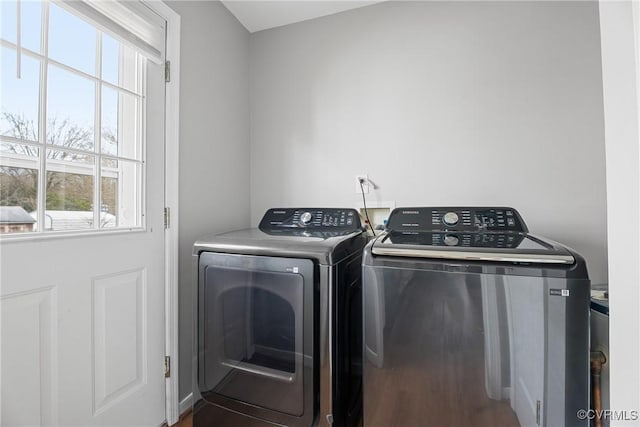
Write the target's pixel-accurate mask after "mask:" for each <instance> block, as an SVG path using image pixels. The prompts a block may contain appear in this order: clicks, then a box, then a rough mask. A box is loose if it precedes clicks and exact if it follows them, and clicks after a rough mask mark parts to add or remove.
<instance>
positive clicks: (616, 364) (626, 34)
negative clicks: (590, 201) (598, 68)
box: [600, 2, 640, 426]
mask: <svg viewBox="0 0 640 427" xmlns="http://www.w3.org/2000/svg"><path fill="white" fill-rule="evenodd" d="M600 16H601V18H600V19H601V32H602V63H603V67H602V70H603V73H602V74H603V76H602V77H603V87H604V118H605V124H606V148H607V150H606V151H607V207H608V212H609V219H610V221H609V228H608V234H609V254H610V257H609V303H610V307H611V318H610V323H609V325H610V341H609V342H610V345H609V348H610V351H611V354H610V358H611V370H610V375H611V377H610V384H611V399H610V400H611V409H612V410H615V411H627V418H631V414H630V411H633V410H635V411H638V410H640V313H639V311H638V307H639V306H640V286H639V285H640V173H639V171H640V142H639V139H638V138H639V135H638V124H639V123H638V97H637V94H638V87H637V85H638V80H637V79H638V74H637V70H638V68H637V67H638V65H637V64H636V62H635V60H634V59H636V54H637V53H638V52H639V51H638V49H639V48H640V47H639V46H637V45H636V46H634V25H633V24H634V23H633V19H632V7H631V2H602V3H601V4H600ZM636 25H640V22H636ZM636 60H637V59H636ZM636 414H637V412H636ZM611 425H620V426H622V425H629V426H631V425H634V426H637V425H638V420H637V419H628V420H627V422H624V421H618V422H615V423H614V422H612V424H611Z"/></svg>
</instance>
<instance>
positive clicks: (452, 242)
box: [443, 234, 460, 246]
mask: <svg viewBox="0 0 640 427" xmlns="http://www.w3.org/2000/svg"><path fill="white" fill-rule="evenodd" d="M443 240H444V244H445V245H447V246H457V245H458V242H459V241H460V239H458V236H454V235H453V234H446V235H445V236H444V239H443Z"/></svg>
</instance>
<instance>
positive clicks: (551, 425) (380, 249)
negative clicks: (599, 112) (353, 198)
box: [363, 207, 590, 427]
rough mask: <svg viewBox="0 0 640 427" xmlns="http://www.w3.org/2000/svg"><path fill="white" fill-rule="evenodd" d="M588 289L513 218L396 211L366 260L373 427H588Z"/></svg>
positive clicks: (562, 258)
mask: <svg viewBox="0 0 640 427" xmlns="http://www.w3.org/2000/svg"><path fill="white" fill-rule="evenodd" d="M589 287H590V285H589V277H588V274H587V268H586V263H585V261H584V259H583V258H582V257H581V256H580V255H579V254H578V253H576V252H575V251H573V250H571V249H569V248H567V247H564V246H562V245H560V244H558V243H555V242H552V241H550V240H547V239H543V238H540V237H537V236H534V235H532V234H530V233H529V232H528V229H527V226H526V225H525V223H524V221H523V219H522V217H521V216H520V215H519V214H518V212H517V211H516V210H515V209H512V208H508V207H417V208H398V209H395V210H394V211H393V212H392V213H391V215H390V217H389V221H388V226H387V230H386V232H385V233H384V234H383V235H381V236H379V237H378V238H377V239H376V240H374V241H372V242H371V243H370V244H369V245H367V247H366V249H365V254H364V258H363V293H364V307H363V311H364V352H365V354H364V358H365V362H364V425H365V426H382V425H421V426H425V427H427V426H437V427H442V426H452V427H453V426H471V425H473V426H480V427H482V426H498V425H499V426H503V427H506V426H546V427H562V426H587V425H588V420H586V419H580V418H579V412H578V411H580V410H588V409H589V293H590V289H589Z"/></svg>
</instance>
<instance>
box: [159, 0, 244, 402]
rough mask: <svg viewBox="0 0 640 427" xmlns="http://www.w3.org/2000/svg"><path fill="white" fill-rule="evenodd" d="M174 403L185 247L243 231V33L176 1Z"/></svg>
mask: <svg viewBox="0 0 640 427" xmlns="http://www.w3.org/2000/svg"><path fill="white" fill-rule="evenodd" d="M169 6H170V7H171V8H173V9H174V10H175V11H176V12H178V13H179V14H180V16H181V30H182V33H181V64H180V65H181V68H180V72H181V79H180V354H179V357H180V366H179V370H180V372H179V374H180V399H181V400H182V399H184V398H185V397H187V396H188V395H189V393H191V377H192V360H191V357H192V348H193V317H192V315H193V307H192V298H193V293H192V292H193V289H194V281H193V278H192V274H191V247H192V245H193V242H194V241H195V240H196V239H198V238H199V237H200V236H202V235H204V234H207V233H216V232H222V231H227V230H230V229H235V228H243V227H247V226H248V225H249V213H248V212H249V206H250V205H249V191H248V190H249V91H248V89H249V87H248V79H249V75H248V73H249V33H248V32H247V30H245V29H244V27H242V26H241V25H240V24H239V23H238V22H237V20H236V19H235V17H234V16H233V15H231V13H230V12H229V11H228V10H227V9H226V8H225V7H224V6H223V5H222V4H221V3H219V2H203V1H193V2H192V1H179V2H170V3H169Z"/></svg>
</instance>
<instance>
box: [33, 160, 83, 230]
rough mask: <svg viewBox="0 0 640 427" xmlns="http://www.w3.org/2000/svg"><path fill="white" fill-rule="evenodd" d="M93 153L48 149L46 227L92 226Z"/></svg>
mask: <svg viewBox="0 0 640 427" xmlns="http://www.w3.org/2000/svg"><path fill="white" fill-rule="evenodd" d="M94 162H95V158H94V156H91V155H88V154H78V153H72V152H69V151H63V150H47V175H46V199H47V205H46V211H45V214H46V216H47V221H49V222H50V223H48V224H45V225H46V226H47V227H48V228H47V230H53V231H61V230H81V229H86V228H94V224H93V181H94V176H93V175H94V171H95V168H94Z"/></svg>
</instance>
